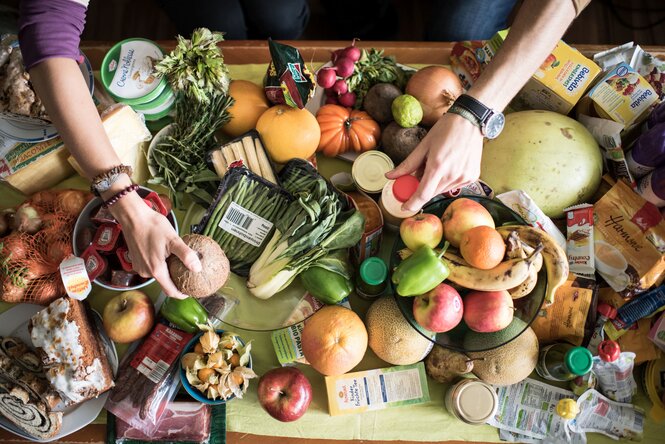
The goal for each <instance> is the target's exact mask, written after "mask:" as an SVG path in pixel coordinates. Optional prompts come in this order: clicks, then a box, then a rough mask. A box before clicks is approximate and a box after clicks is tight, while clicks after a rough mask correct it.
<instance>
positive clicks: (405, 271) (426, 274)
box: [392, 242, 450, 296]
mask: <svg viewBox="0 0 665 444" xmlns="http://www.w3.org/2000/svg"><path fill="white" fill-rule="evenodd" d="M447 248H448V243H447V242H446V244H445V245H444V247H443V249H442V250H441V253H440V254H439V255H438V256H437V254H436V252H435V251H434V250H433V249H432V248H430V247H429V246H427V245H423V246H422V247H420V248H418V249H417V250H416V251H415V252H414V253H413V254H412V255H411V256H409V257H408V258H406V259H405V260H404V261H402V262H401V263H400V264H399V265H398V266H397V268H396V269H395V271H394V272H393V276H392V281H393V284H396V285H397V294H399V295H400V296H418V295H421V294H425V293H427V292H428V291H430V290H432V289H433V288H435V287H436V286H437V285H439V284H440V283H441V282H443V281H444V280H445V279H446V278H447V277H448V275H449V274H450V269H449V268H448V265H447V264H446V262H445V261H444V260H443V259H442V258H441V256H443V253H445V251H446V249H447Z"/></svg>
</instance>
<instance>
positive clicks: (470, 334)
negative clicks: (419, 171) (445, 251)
mask: <svg viewBox="0 0 665 444" xmlns="http://www.w3.org/2000/svg"><path fill="white" fill-rule="evenodd" d="M462 197H464V198H467V199H471V200H474V201H476V202H478V203H479V204H481V205H482V206H483V207H485V209H487V211H489V213H490V214H491V215H492V218H494V223H495V225H496V226H497V227H499V226H501V225H514V224H517V225H527V223H526V222H525V221H524V219H522V218H521V217H520V216H519V215H518V214H517V213H515V212H514V211H513V210H511V209H510V208H508V207H507V206H505V205H504V204H502V203H501V202H499V201H497V200H492V199H488V198H486V197H479V196H462ZM459 198H460V197H456V198H452V199H442V200H438V201H436V202H433V203H430V204H429V205H427V206H426V207H424V208H423V211H424V212H425V213H431V214H435V215H437V216H439V217H441V215H442V214H443V212H444V211H445V210H446V208H447V207H448V205H450V203H451V202H453V201H454V200H456V199H459ZM442 245H443V241H441V245H439V246H440V247H441V246H442ZM403 248H406V245H404V242H402V239H401V238H400V237H399V236H397V239H396V240H395V244H394V246H393V250H392V252H391V256H390V269H391V270H394V269H395V267H397V265H399V263H400V262H401V259H400V257H399V254H398V252H399V251H400V250H402V249H403ZM445 282H446V281H444V283H445ZM391 285H392V290H393V294H394V295H395V296H394V297H395V299H396V300H397V305H398V306H399V308H400V310H401V312H402V314H403V315H404V317H405V318H406V319H407V320H408V321H409V323H410V324H411V326H413V328H415V329H416V330H417V331H418V332H419V333H420V334H422V335H423V336H424V337H426V338H427V339H429V340H431V341H432V342H434V343H436V344H438V345H440V346H442V347H445V348H448V349H452V350H456V351H460V352H474V351H484V350H490V349H493V348H496V347H499V346H501V345H504V344H507V343H508V342H510V341H512V340H513V339H515V338H516V337H518V336H519V335H520V334H522V333H523V332H524V331H525V330H526V328H527V327H528V326H529V325H530V324H531V323H532V322H533V321H534V319H535V318H536V316H537V315H538V312H539V311H540V307H541V306H542V304H543V301H544V300H545V290H546V289H547V270H546V269H545V266H544V265H543V267H542V268H541V270H540V271H539V272H538V283H537V284H536V286H535V288H534V289H533V290H532V291H531V293H529V294H528V295H526V296H524V297H521V298H519V299H514V300H513V304H514V305H515V315H514V318H513V322H512V323H511V324H510V325H509V326H508V327H506V328H505V329H503V330H500V331H498V332H495V333H477V332H474V331H471V330H470V329H469V328H468V327H467V326H466V324H465V323H464V320H462V321H461V322H460V323H459V324H458V325H457V326H456V327H455V328H453V329H452V330H450V331H447V332H445V333H436V334H434V333H432V332H430V331H428V330H425V329H424V328H423V327H421V326H420V324H418V322H416V320H415V319H414V317H413V300H414V298H413V297H403V296H399V295H398V294H397V292H396V288H395V287H396V286H395V285H394V284H392V283H391ZM468 291H469V290H464V291H461V292H460V295H461V296H462V298H464V295H465V294H466V293H468ZM465 342H466V343H465ZM472 344H473V345H472ZM479 344H480V345H479Z"/></svg>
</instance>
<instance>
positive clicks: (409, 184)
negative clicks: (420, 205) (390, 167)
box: [393, 175, 420, 202]
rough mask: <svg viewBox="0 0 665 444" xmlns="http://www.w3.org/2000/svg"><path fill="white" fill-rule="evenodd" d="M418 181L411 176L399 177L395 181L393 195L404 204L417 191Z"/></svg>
mask: <svg viewBox="0 0 665 444" xmlns="http://www.w3.org/2000/svg"><path fill="white" fill-rule="evenodd" d="M418 185H420V181H419V180H418V179H416V178H415V177H413V176H411V175H406V176H401V177H398V178H397V179H395V183H394V184H393V194H394V195H395V198H396V199H397V200H399V201H400V202H406V201H407V200H409V199H410V198H411V196H413V193H415V192H416V190H417V189H418Z"/></svg>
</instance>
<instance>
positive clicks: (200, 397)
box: [180, 330, 252, 405]
mask: <svg viewBox="0 0 665 444" xmlns="http://www.w3.org/2000/svg"><path fill="white" fill-rule="evenodd" d="M215 332H216V333H217V334H220V335H221V334H222V333H224V330H215ZM203 333H205V332H200V333H199V334H197V335H196V336H194V337H193V338H192V339H191V340H190V341H189V342H188V343H187V345H186V346H185V349H184V350H183V352H182V354H181V355H180V358H181V359H182V357H183V356H185V354H187V353H190V352H193V351H194V347H196V344H197V343H198V342H199V338H200V337H201V336H202V335H203ZM236 338H238V341H240V343H241V344H242V345H243V346H244V345H245V341H243V340H242V339H241V338H240V336H236ZM247 368H252V355H251V353H250V355H249V362H248V363H247ZM180 381H181V382H182V386H183V387H184V388H185V390H186V391H187V393H189V395H190V396H191V397H192V398H194V399H196V400H197V401H198V402H202V403H204V404H208V405H219V404H224V403H226V402H229V401H230V400H232V399H234V398H235V395H232V396H231V397H230V398H227V399H208V397H207V396H206V395H205V394H204V393H201V392H200V391H199V390H198V389H197V388H195V387H192V385H191V384H190V383H189V381H188V380H187V374H186V372H185V369H184V368H183V367H182V364H181V365H180Z"/></svg>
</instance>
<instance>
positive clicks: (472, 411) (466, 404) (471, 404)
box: [455, 381, 498, 424]
mask: <svg viewBox="0 0 665 444" xmlns="http://www.w3.org/2000/svg"><path fill="white" fill-rule="evenodd" d="M497 405H498V402H497V396H496V392H495V391H494V389H493V388H492V387H491V386H489V385H488V384H486V383H484V382H482V381H472V382H467V383H466V384H464V385H463V386H462V387H460V389H459V393H458V395H457V397H456V400H455V408H456V410H457V413H458V414H459V416H460V419H462V420H464V421H467V422H469V423H471V424H482V423H484V422H485V421H487V420H488V419H490V418H491V417H492V416H493V415H494V413H495V412H496V408H497Z"/></svg>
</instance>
